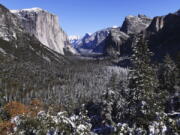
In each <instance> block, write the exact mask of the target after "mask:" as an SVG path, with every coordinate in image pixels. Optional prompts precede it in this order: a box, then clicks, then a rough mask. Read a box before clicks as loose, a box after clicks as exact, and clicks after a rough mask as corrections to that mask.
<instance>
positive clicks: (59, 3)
mask: <svg viewBox="0 0 180 135" xmlns="http://www.w3.org/2000/svg"><path fill="white" fill-rule="evenodd" d="M0 3H1V4H3V5H5V6H6V7H8V8H9V9H23V8H32V7H40V8H43V9H45V10H48V11H50V12H52V13H54V14H56V15H58V16H59V20H60V25H61V26H62V27H63V29H64V31H65V32H67V33H68V35H81V36H82V35H84V34H85V33H86V32H90V33H92V32H95V31H97V30H100V29H103V28H106V27H110V26H120V25H121V24H122V22H123V20H124V17H125V16H127V15H137V14H145V15H147V16H150V17H154V16H158V15H165V14H167V13H169V12H175V11H176V10H178V9H180V0H0Z"/></svg>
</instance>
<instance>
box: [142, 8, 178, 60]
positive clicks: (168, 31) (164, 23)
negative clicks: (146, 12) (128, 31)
mask: <svg viewBox="0 0 180 135" xmlns="http://www.w3.org/2000/svg"><path fill="white" fill-rule="evenodd" d="M179 12H180V11H177V12H175V13H170V14H168V15H165V16H159V17H155V18H154V19H153V21H152V23H151V25H150V26H149V27H148V28H147V29H146V32H145V33H144V34H145V36H146V38H147V40H149V47H150V49H151V51H153V52H154V54H155V57H156V58H157V59H162V58H163V57H164V56H165V55H166V54H169V55H170V56H171V57H172V58H174V59H175V58H177V57H178V56H180V14H179Z"/></svg>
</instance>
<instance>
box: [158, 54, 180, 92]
mask: <svg viewBox="0 0 180 135" xmlns="http://www.w3.org/2000/svg"><path fill="white" fill-rule="evenodd" d="M177 84H178V70H177V67H176V64H175V63H174V61H173V60H172V59H171V57H170V56H169V55H168V54H167V55H166V56H165V58H164V61H163V65H162V68H161V74H160V87H161V89H163V90H167V91H168V92H169V93H170V94H174V93H175V89H176V88H175V86H176V85H177Z"/></svg>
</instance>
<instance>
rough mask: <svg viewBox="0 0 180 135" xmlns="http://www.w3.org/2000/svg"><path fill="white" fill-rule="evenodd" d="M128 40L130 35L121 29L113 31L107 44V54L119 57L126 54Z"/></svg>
mask: <svg viewBox="0 0 180 135" xmlns="http://www.w3.org/2000/svg"><path fill="white" fill-rule="evenodd" d="M128 38H129V35H127V34H126V33H124V32H122V31H120V29H112V30H111V32H110V34H109V36H108V37H107V39H106V42H105V44H106V46H105V54H106V55H108V56H112V57H117V56H120V55H122V54H123V53H125V47H126V45H125V43H126V42H127V40H128Z"/></svg>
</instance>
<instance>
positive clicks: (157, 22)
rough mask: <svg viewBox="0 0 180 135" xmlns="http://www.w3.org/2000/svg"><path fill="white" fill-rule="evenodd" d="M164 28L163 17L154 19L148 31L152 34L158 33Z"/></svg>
mask: <svg viewBox="0 0 180 135" xmlns="http://www.w3.org/2000/svg"><path fill="white" fill-rule="evenodd" d="M163 26H164V16H159V17H155V18H154V19H153V21H152V23H151V24H150V26H149V27H148V30H150V31H152V32H158V31H159V30H161V29H162V28H163Z"/></svg>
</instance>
